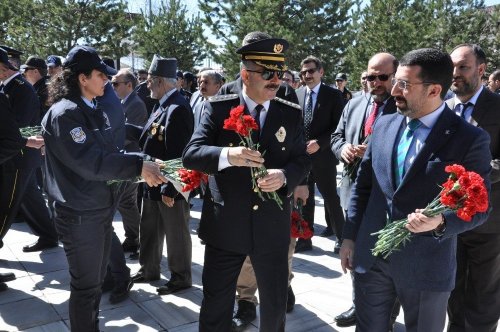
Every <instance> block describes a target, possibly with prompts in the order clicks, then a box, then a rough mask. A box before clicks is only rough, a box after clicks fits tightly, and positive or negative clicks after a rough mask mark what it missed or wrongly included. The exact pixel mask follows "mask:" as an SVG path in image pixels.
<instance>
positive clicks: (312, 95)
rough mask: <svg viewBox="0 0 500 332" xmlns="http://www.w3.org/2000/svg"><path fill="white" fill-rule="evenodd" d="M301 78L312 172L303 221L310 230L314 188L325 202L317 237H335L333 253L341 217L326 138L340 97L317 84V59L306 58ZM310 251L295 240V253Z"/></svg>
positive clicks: (334, 161)
mask: <svg viewBox="0 0 500 332" xmlns="http://www.w3.org/2000/svg"><path fill="white" fill-rule="evenodd" d="M301 68H302V69H301V72H300V73H301V75H302V78H303V79H304V81H305V83H306V86H304V87H302V88H299V89H298V90H297V97H298V99H299V105H300V106H302V113H303V118H304V132H305V138H306V144H307V153H308V154H309V155H310V156H311V161H312V171H311V173H310V174H309V177H308V186H309V192H310V195H309V197H308V199H307V202H306V205H305V206H304V209H303V217H304V219H305V220H306V221H307V222H308V223H309V228H310V229H311V230H314V228H313V226H314V208H315V199H314V192H315V190H314V184H316V185H317V186H318V190H319V192H320V193H321V195H322V196H323V199H324V200H325V219H326V225H327V227H326V229H325V230H324V231H323V233H321V236H331V235H333V234H334V230H335V234H336V235H337V243H336V245H335V252H336V253H338V250H339V249H340V244H341V242H342V240H341V236H342V228H343V227H344V214H343V211H342V207H341V206H340V199H339V196H338V195H337V179H336V178H337V171H336V167H337V165H338V163H339V161H338V160H337V159H336V158H335V156H334V155H333V153H332V150H331V148H330V137H331V135H332V133H333V132H334V131H335V128H337V125H338V123H339V120H340V116H341V115H342V109H343V108H344V99H343V98H342V93H341V92H340V91H339V90H337V89H334V88H332V87H330V86H328V85H326V84H323V83H322V82H321V79H322V77H323V74H324V70H323V66H322V64H321V61H320V59H318V58H316V57H314V56H308V57H307V58H305V59H304V60H302V63H301ZM306 250H312V241H311V239H309V240H304V239H299V240H298V241H297V245H296V247H295V252H302V251H306Z"/></svg>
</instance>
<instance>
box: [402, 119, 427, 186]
mask: <svg viewBox="0 0 500 332" xmlns="http://www.w3.org/2000/svg"><path fill="white" fill-rule="evenodd" d="M421 125H422V122H420V120H418V119H412V120H410V122H408V125H407V126H406V129H405V131H404V132H403V136H401V139H400V140H399V144H398V149H397V152H396V162H397V168H396V174H395V175H396V177H395V180H396V186H397V187H399V184H400V183H401V180H402V179H403V176H404V174H405V160H406V155H407V154H408V149H409V148H410V146H411V142H412V141H413V134H415V131H416V130H417V129H418V127H420V126H421Z"/></svg>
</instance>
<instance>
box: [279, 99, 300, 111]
mask: <svg viewBox="0 0 500 332" xmlns="http://www.w3.org/2000/svg"><path fill="white" fill-rule="evenodd" d="M274 100H275V101H277V102H280V103H282V104H285V105H288V106H291V107H293V108H296V109H298V110H302V107H300V105H299V104H295V103H292V102H291V101H288V100H285V99H282V98H279V97H274Z"/></svg>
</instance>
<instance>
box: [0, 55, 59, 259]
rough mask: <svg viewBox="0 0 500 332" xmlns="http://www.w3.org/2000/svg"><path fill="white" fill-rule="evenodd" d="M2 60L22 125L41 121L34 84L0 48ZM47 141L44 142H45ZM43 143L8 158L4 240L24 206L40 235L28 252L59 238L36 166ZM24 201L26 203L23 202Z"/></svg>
mask: <svg viewBox="0 0 500 332" xmlns="http://www.w3.org/2000/svg"><path fill="white" fill-rule="evenodd" d="M0 53H1V54H0V56H1V57H2V61H1V63H0V66H2V71H3V73H4V74H3V75H2V76H3V77H4V78H3V80H2V87H3V92H4V93H5V95H6V96H7V98H8V99H9V103H10V106H11V108H12V113H13V114H14V115H15V118H16V122H17V125H18V127H19V128H22V127H27V126H36V125H39V124H40V104H39V101H38V97H37V95H36V93H35V90H34V89H33V86H32V85H31V84H30V83H28V81H26V79H25V78H24V77H23V76H22V75H21V74H20V73H19V72H18V71H17V68H15V67H13V66H12V65H11V64H9V63H8V60H7V52H6V51H4V50H1V51H0ZM42 145H43V143H42ZM40 147H41V145H40V146H38V147H36V148H32V147H29V146H25V148H23V150H22V153H20V154H17V155H16V156H14V158H12V159H10V160H9V161H7V163H6V164H5V167H4V171H5V172H4V174H3V175H2V177H4V178H5V179H9V180H10V181H8V182H9V183H7V181H6V184H5V186H6V187H5V188H2V190H4V191H6V192H8V193H10V195H11V197H13V201H12V204H11V205H10V210H9V212H8V216H7V217H6V218H5V219H3V220H2V223H3V227H1V228H0V241H1V239H3V237H4V236H5V234H6V232H7V231H8V229H9V227H10V225H11V223H12V220H13V218H14V217H15V216H16V214H17V212H18V210H19V208H22V211H23V214H24V216H25V218H26V222H27V223H28V225H29V226H30V228H31V230H32V231H33V233H34V234H35V235H37V236H38V237H39V238H38V241H37V242H35V243H33V244H30V245H26V246H24V247H23V251H24V252H33V251H40V250H44V249H48V248H53V247H57V245H58V239H57V234H56V230H55V227H54V223H53V221H52V219H51V217H50V215H49V210H48V209H47V206H46V205H45V200H44V199H43V196H42V192H41V190H40V188H39V187H38V185H37V183H36V178H35V169H36V168H37V167H40V165H41V154H40V151H39V150H38V149H39V148H40ZM21 203H22V204H21Z"/></svg>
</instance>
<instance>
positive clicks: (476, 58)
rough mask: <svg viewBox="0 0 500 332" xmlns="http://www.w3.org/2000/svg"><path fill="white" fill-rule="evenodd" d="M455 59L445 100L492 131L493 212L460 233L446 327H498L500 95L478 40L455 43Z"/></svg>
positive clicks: (477, 329) (474, 329) (471, 331)
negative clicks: (489, 82) (490, 83)
mask: <svg viewBox="0 0 500 332" xmlns="http://www.w3.org/2000/svg"><path fill="white" fill-rule="evenodd" d="M451 59H452V60H453V64H454V65H455V71H454V73H453V84H452V85H451V90H452V91H453V92H454V93H455V97H454V98H452V99H449V100H448V101H447V102H446V103H447V104H448V106H449V107H450V108H451V109H453V110H455V112H456V113H457V115H458V116H462V117H464V118H465V121H467V122H469V123H470V124H472V125H475V126H477V127H479V128H482V129H483V130H484V131H486V132H487V133H488V134H489V135H490V139H491V142H490V152H491V155H492V158H493V161H492V164H491V166H492V172H491V176H490V179H491V182H492V185H491V199H490V201H491V204H492V207H493V211H492V212H491V213H490V216H489V218H488V220H487V222H486V223H485V224H483V225H481V226H480V227H477V228H474V229H473V230H471V231H468V232H465V233H462V234H460V235H459V236H458V240H457V277H456V278H457V281H456V286H455V289H454V290H453V291H452V292H451V296H450V300H449V302H448V315H449V325H448V331H453V332H455V331H457V332H458V331H460V332H462V331H468V332H480V331H485V332H486V331H496V329H497V325H498V319H499V318H500V117H499V114H500V96H499V95H498V94H495V93H493V92H491V91H489V90H488V89H487V88H485V87H483V85H482V84H481V77H482V76H483V74H484V72H485V71H486V55H485V53H484V51H483V50H482V49H481V48H480V47H479V46H478V45H475V44H463V45H459V46H457V47H455V49H454V50H453V52H452V53H451ZM464 105H465V106H464Z"/></svg>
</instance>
